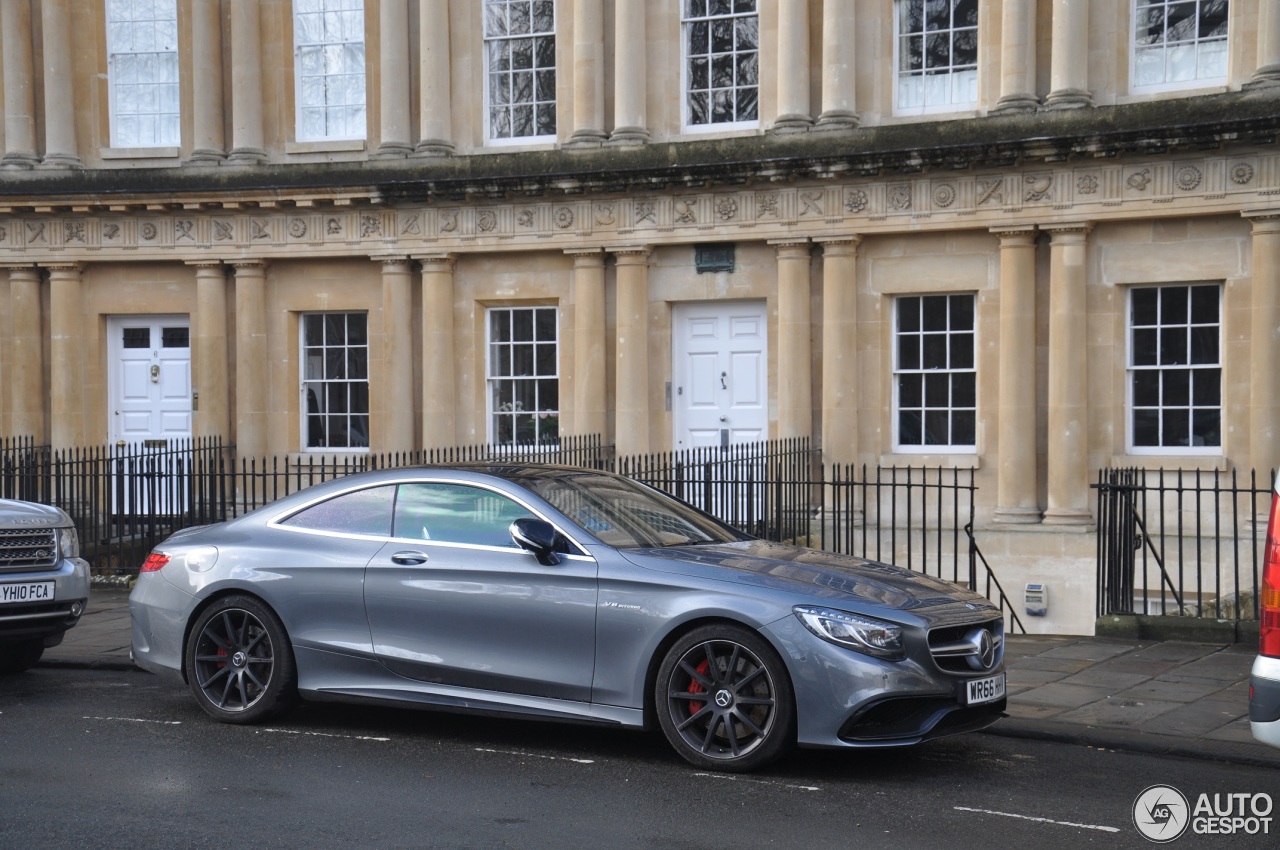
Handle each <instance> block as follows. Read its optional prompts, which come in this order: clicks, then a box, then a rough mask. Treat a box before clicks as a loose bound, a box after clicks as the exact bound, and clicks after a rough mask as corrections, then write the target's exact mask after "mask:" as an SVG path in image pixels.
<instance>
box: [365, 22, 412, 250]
mask: <svg viewBox="0 0 1280 850" xmlns="http://www.w3.org/2000/svg"><path fill="white" fill-rule="evenodd" d="M378 43H379V47H378V50H379V59H378V76H379V82H378V100H379V104H378V115H379V127H380V128H381V129H380V133H379V135H381V137H382V139H381V142H380V144H379V145H378V150H377V152H375V153H374V155H373V156H374V158H377V159H395V158H398V157H403V156H408V155H409V153H411V152H412V151H413V145H412V144H411V143H410V141H409V0H379V3H378ZM406 268H407V267H406Z"/></svg>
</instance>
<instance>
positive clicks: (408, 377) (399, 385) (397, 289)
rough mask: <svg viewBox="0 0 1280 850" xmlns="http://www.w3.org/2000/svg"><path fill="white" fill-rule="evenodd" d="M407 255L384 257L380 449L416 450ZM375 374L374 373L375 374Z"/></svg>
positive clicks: (411, 309)
mask: <svg viewBox="0 0 1280 850" xmlns="http://www.w3.org/2000/svg"><path fill="white" fill-rule="evenodd" d="M384 2H385V0H384ZM411 274H412V270H411V269H410V267H409V259H408V258H407V257H385V258H383V259H382V352H383V357H384V361H383V368H382V380H381V381H379V383H380V384H381V385H382V386H381V388H378V385H377V384H374V387H375V391H376V392H378V393H379V395H381V396H382V399H381V404H380V405H378V406H379V407H380V408H381V409H382V411H383V419H384V421H385V423H386V424H385V426H384V428H383V431H382V441H381V442H380V445H379V450H380V451H387V452H411V451H413V443H414V433H413V283H412V280H411ZM371 377H372V376H371Z"/></svg>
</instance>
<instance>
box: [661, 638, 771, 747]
mask: <svg viewBox="0 0 1280 850" xmlns="http://www.w3.org/2000/svg"><path fill="white" fill-rule="evenodd" d="M654 697H655V700H654V702H655V706H656V708H657V713H658V722H659V723H660V724H661V726H662V732H663V734H664V735H666V737H667V740H668V741H669V742H670V743H671V746H672V747H674V748H675V751H676V752H677V753H679V754H680V755H681V756H682V757H684V759H685V760H686V761H689V762H690V763H692V764H694V765H697V766H698V767H701V768H705V769H709V770H724V771H733V772H743V771H749V770H756V769H758V768H760V767H763V766H764V765H766V764H768V763H769V762H772V761H774V760H775V759H777V758H778V757H779V756H781V755H782V754H783V753H785V752H786V751H787V750H788V749H790V748H791V746H792V744H793V742H794V740H795V701H794V699H793V696H792V689H791V680H790V678H789V677H788V676H787V670H786V666H785V665H784V664H783V662H782V659H781V658H780V657H779V656H778V653H777V652H775V651H774V649H773V647H772V646H770V645H769V643H768V642H767V641H766V640H765V639H764V638H762V637H760V636H759V635H757V634H756V633H754V632H752V631H750V630H749V629H745V628H742V627H739V626H732V625H716V626H704V627H702V628H699V629H695V630H694V631H692V632H690V633H689V634H687V635H685V636H684V637H682V638H681V639H680V640H678V641H676V643H675V645H674V646H672V647H671V649H670V651H668V652H667V654H666V657H665V658H664V659H663V661H662V665H661V666H660V667H659V668H658V680H657V684H656V686H655V693H654Z"/></svg>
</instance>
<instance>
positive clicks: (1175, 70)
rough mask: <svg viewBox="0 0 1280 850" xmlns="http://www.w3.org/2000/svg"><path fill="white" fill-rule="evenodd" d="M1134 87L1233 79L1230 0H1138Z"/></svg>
mask: <svg viewBox="0 0 1280 850" xmlns="http://www.w3.org/2000/svg"><path fill="white" fill-rule="evenodd" d="M1133 4H1134V5H1133V65H1132V68H1133V71H1132V76H1133V90H1134V91H1135V92H1138V93H1141V92H1145V91H1167V90H1173V89H1180V88H1187V87H1189V86H1194V85H1215V84H1219V85H1224V84H1226V82H1227V0H1133Z"/></svg>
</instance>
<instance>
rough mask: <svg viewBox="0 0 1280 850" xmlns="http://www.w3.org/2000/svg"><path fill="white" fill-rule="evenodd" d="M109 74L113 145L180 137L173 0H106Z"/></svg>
mask: <svg viewBox="0 0 1280 850" xmlns="http://www.w3.org/2000/svg"><path fill="white" fill-rule="evenodd" d="M107 78H108V82H109V85H108V88H109V91H110V107H111V144H112V146H113V147H118V148H151V147H173V146H176V145H178V144H179V143H180V129H179V120H178V118H179V111H180V110H179V102H178V10H177V3H176V2H175V0H151V2H147V3H139V2H133V0H107Z"/></svg>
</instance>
